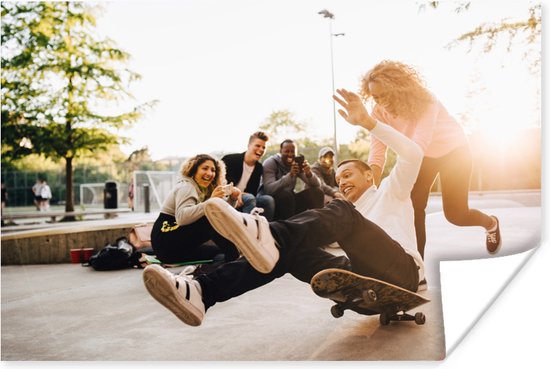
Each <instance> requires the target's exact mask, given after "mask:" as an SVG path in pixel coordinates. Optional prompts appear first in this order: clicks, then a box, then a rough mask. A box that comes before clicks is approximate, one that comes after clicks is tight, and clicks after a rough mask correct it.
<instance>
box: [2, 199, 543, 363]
mask: <svg viewBox="0 0 550 369" xmlns="http://www.w3.org/2000/svg"><path fill="white" fill-rule="evenodd" d="M470 205H471V207H477V208H478V209H481V210H483V211H485V212H488V213H490V214H494V215H496V216H498V217H499V219H500V221H501V229H502V237H503V240H504V242H503V246H502V250H501V253H500V255H499V256H501V255H502V256H503V255H510V254H514V253H518V252H522V251H525V250H528V249H531V248H532V247H535V246H537V245H538V240H539V239H540V233H541V232H540V231H541V208H540V193H527V194H526V193H513V194H497V195H493V196H484V195H481V196H472V198H471V201H470ZM440 209H441V208H440V199H439V198H438V197H437V196H435V197H433V198H432V199H431V201H430V205H429V211H430V214H429V215H428V218H427V230H428V244H427V246H426V271H427V279H428V283H429V289H428V291H425V292H422V294H423V295H425V296H427V297H428V298H430V299H431V302H430V303H428V304H426V305H424V306H422V307H420V308H419V309H418V310H420V311H423V312H424V313H425V314H426V317H427V321H426V324H425V325H423V326H417V325H416V324H414V323H412V322H398V323H396V322H393V323H391V324H390V325H389V326H380V324H379V322H378V317H377V316H374V317H367V316H362V315H358V314H356V313H354V312H350V311H346V313H345V314H344V316H343V317H342V318H340V319H335V318H333V317H332V316H331V314H330V312H329V309H330V307H331V305H332V303H331V301H329V300H325V299H322V298H319V297H317V296H316V295H315V294H313V292H312V291H311V290H310V287H309V286H308V285H307V284H304V283H302V282H299V281H297V280H295V279H294V278H293V277H292V276H290V275H286V276H284V277H283V278H280V279H278V280H276V281H274V282H273V283H271V284H269V285H267V286H264V287H262V288H259V289H257V290H254V291H251V292H249V293H247V294H245V295H243V296H240V297H237V298H234V299H232V300H229V301H227V302H224V303H220V304H217V305H215V306H214V307H212V308H211V309H210V310H209V311H208V312H207V314H206V317H205V320H204V322H203V325H202V326H200V327H189V326H186V325H184V324H183V323H181V322H180V321H179V320H178V319H177V318H176V317H175V316H173V315H172V314H171V313H169V312H168V311H167V310H166V309H165V308H164V307H162V306H161V305H159V304H158V303H157V302H156V301H155V300H154V299H153V298H152V297H150V295H149V294H148V293H147V292H146V290H145V287H144V286H143V283H142V280H141V270H137V269H135V270H121V271H112V272H96V271H94V270H93V269H89V268H85V267H81V266H80V265H78V264H55V265H28V266H2V268H1V272H2V276H1V281H2V304H1V312H2V356H1V358H2V360H37V361H43V360H56V361H61V360H70V361H79V360H84V361H91V360H123V361H131V360H140V361H164V360H169V361H193V360H201V361H218V360H223V361H233V360H238V361H256V360H261V361H288V360H316V361H338V360H347V361H353V360H442V359H443V358H444V357H445V333H444V322H443V314H442V307H441V289H440V283H439V263H438V261H439V260H450V259H472V258H485V257H487V254H486V252H485V246H484V232H483V231H482V230H481V229H474V228H472V229H469V228H459V227H455V226H452V225H450V224H449V223H447V222H446V221H445V219H444V216H443V214H442V213H441V211H440ZM334 252H337V253H339V252H341V250H335V251H334ZM414 311H416V310H414ZM414 311H413V312H414Z"/></svg>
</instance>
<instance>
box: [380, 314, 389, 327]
mask: <svg viewBox="0 0 550 369" xmlns="http://www.w3.org/2000/svg"><path fill="white" fill-rule="evenodd" d="M380 324H381V325H388V324H390V317H389V316H388V314H386V313H382V314H380Z"/></svg>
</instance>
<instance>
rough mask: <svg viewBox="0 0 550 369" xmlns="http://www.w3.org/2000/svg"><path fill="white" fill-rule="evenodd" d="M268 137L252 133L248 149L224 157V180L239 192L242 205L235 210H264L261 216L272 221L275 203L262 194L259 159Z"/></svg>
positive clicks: (261, 169)
mask: <svg viewBox="0 0 550 369" xmlns="http://www.w3.org/2000/svg"><path fill="white" fill-rule="evenodd" d="M268 140H269V137H268V136H267V135H266V134H265V133H264V132H261V131H258V132H255V133H253V134H252V135H251V136H250V138H249V139H248V148H247V150H246V151H245V152H243V153H239V154H229V155H225V156H224V157H223V158H222V160H223V162H224V163H225V167H226V174H225V178H226V179H227V182H228V183H231V182H232V183H233V185H234V186H235V187H237V188H238V189H239V190H241V193H242V201H243V205H242V206H240V207H239V208H237V210H239V211H241V212H243V213H250V212H251V211H252V209H254V208H255V207H258V208H262V209H264V212H263V214H262V215H263V216H264V217H266V218H267V219H268V220H273V215H274V213H275V201H274V200H273V197H271V196H269V195H266V194H264V193H263V189H262V176H263V166H262V164H261V163H260V159H261V158H262V156H263V155H264V153H265V148H266V142H267V141H268Z"/></svg>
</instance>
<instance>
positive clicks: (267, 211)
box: [237, 193, 275, 222]
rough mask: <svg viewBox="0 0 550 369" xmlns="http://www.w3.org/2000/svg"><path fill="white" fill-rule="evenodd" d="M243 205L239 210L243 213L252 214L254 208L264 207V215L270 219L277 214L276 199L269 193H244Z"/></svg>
mask: <svg viewBox="0 0 550 369" xmlns="http://www.w3.org/2000/svg"><path fill="white" fill-rule="evenodd" d="M242 199H243V206H241V207H240V208H238V209H237V210H238V211H240V212H241V213H247V214H250V212H251V211H252V209H254V208H256V207H258V208H262V209H264V212H263V214H262V216H264V217H265V218H266V219H267V220H268V221H270V222H271V221H272V220H273V216H274V215H275V200H273V197H271V196H269V195H263V194H258V195H256V196H254V195H252V194H251V193H243V196H242Z"/></svg>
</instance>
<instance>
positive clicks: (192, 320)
mask: <svg viewBox="0 0 550 369" xmlns="http://www.w3.org/2000/svg"><path fill="white" fill-rule="evenodd" d="M155 267H156V265H155V266H150V267H148V268H146V269H145V270H144V271H143V282H144V283H145V288H147V291H149V293H150V294H151V296H153V298H154V299H155V300H157V301H158V302H159V303H160V304H161V305H162V306H164V307H165V308H167V309H168V310H170V311H171V312H172V313H174V315H176V316H177V317H178V319H179V320H181V321H182V322H184V323H185V324H188V325H191V326H194V327H196V326H199V325H201V323H202V318H199V317H201V316H202V315H203V314H201V312H200V311H199V310H198V309H197V308H195V307H194V306H193V304H191V303H190V302H189V301H187V300H185V299H184V300H183V301H178V299H177V297H176V295H175V294H174V287H173V286H172V283H171V282H170V281H167V280H166V279H165V278H164V277H163V275H162V274H163V273H162V272H161V271H159V270H157V268H155Z"/></svg>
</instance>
